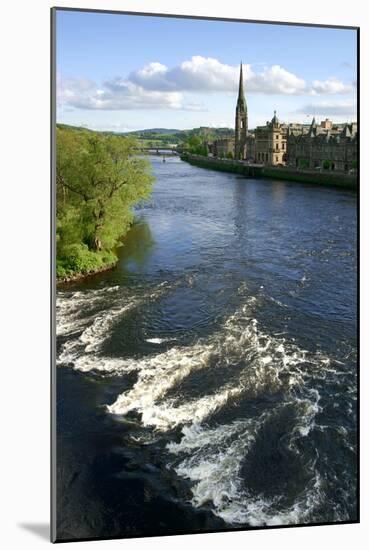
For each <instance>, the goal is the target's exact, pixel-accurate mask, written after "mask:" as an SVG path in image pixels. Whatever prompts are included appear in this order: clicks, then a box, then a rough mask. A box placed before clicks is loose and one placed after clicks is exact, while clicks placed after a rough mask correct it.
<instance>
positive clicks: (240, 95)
mask: <svg viewBox="0 0 369 550" xmlns="http://www.w3.org/2000/svg"><path fill="white" fill-rule="evenodd" d="M237 103H238V104H240V103H242V104H243V105H245V104H246V101H245V94H244V91H243V74H242V61H241V63H240V82H239V85H238V100H237Z"/></svg>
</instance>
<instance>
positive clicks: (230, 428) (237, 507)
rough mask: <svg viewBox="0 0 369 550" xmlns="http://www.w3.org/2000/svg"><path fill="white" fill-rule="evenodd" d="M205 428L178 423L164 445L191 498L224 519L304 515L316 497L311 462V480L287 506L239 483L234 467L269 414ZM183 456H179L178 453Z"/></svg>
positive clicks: (301, 518)
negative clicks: (176, 437)
mask: <svg viewBox="0 0 369 550" xmlns="http://www.w3.org/2000/svg"><path fill="white" fill-rule="evenodd" d="M275 412H276V411H275V410H274V411H273V412H267V413H263V414H262V415H261V416H259V417H257V418H252V419H245V420H239V421H235V422H233V423H231V424H228V425H220V426H217V427H215V428H208V427H204V426H201V425H199V424H194V425H192V426H190V427H186V426H185V427H184V428H183V430H182V433H183V437H182V440H181V442H180V443H169V444H168V445H167V449H168V451H169V452H170V453H171V454H172V455H175V456H176V457H182V459H181V460H180V461H179V462H178V458H177V459H176V460H175V463H174V466H173V467H174V470H175V472H176V473H177V475H178V476H180V477H182V478H184V479H188V480H189V481H190V482H191V491H192V500H191V502H192V504H193V506H194V507H196V508H199V507H203V506H205V505H207V506H209V505H210V507H211V509H212V510H213V512H214V513H215V514H216V515H217V516H219V517H221V518H222V519H223V520H224V521H226V522H227V523H229V524H233V525H237V524H247V525H251V526H257V525H282V524H289V523H295V524H296V523H304V522H308V521H310V518H311V515H312V513H313V510H314V508H315V507H316V506H317V505H318V504H319V503H320V501H321V496H322V493H321V479H320V475H319V473H318V472H317V471H315V469H314V465H312V466H311V476H312V479H311V482H310V483H309V485H308V486H307V487H306V488H305V489H304V490H303V491H302V492H301V494H300V495H299V496H298V498H297V499H296V500H295V502H294V503H293V505H292V506H290V507H286V508H284V509H281V507H280V504H279V501H280V499H279V498H278V497H275V498H266V497H265V496H263V495H258V496H255V494H252V493H251V492H250V491H249V490H248V489H247V488H246V487H245V486H244V484H243V480H242V477H241V475H240V470H241V466H242V463H243V462H244V461H245V460H247V455H248V453H249V451H250V449H251V448H252V446H253V444H254V442H255V438H256V435H257V433H258V430H259V429H260V428H261V427H262V425H263V424H264V423H265V422H266V421H267V420H269V419H270V417H271V416H272V415H273V414H275ZM183 457H185V458H183Z"/></svg>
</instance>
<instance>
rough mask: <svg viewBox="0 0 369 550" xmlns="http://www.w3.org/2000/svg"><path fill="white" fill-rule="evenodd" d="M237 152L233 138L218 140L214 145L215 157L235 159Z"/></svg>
mask: <svg viewBox="0 0 369 550" xmlns="http://www.w3.org/2000/svg"><path fill="white" fill-rule="evenodd" d="M234 150H235V140H234V139H233V138H223V139H217V140H215V141H214V142H213V144H212V153H213V156H214V157H219V158H233V157H234Z"/></svg>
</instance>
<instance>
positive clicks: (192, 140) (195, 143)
mask: <svg viewBox="0 0 369 550" xmlns="http://www.w3.org/2000/svg"><path fill="white" fill-rule="evenodd" d="M183 150H184V151H186V152H188V153H191V154H193V155H203V156H207V150H206V147H205V145H204V143H203V140H202V139H201V137H200V136H196V135H191V136H189V137H188V138H187V140H186V141H185V142H184V144H183Z"/></svg>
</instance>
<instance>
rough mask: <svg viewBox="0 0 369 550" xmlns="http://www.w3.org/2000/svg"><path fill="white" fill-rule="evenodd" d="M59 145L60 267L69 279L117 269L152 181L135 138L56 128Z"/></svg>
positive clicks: (58, 225)
mask: <svg viewBox="0 0 369 550" xmlns="http://www.w3.org/2000/svg"><path fill="white" fill-rule="evenodd" d="M56 144H57V161H56V189H57V260H58V262H57V264H58V265H57V267H58V275H59V276H67V275H68V273H66V271H69V274H72V273H74V272H78V273H84V272H87V271H93V270H94V269H95V268H99V267H102V265H103V264H104V263H112V251H113V249H114V248H115V247H116V245H117V244H118V241H119V239H120V237H122V236H123V235H124V234H125V233H126V232H127V230H128V227H129V225H130V224H131V222H132V220H133V213H132V210H131V207H132V206H133V205H134V204H135V203H137V202H138V201H140V200H141V199H144V198H145V197H147V196H148V195H149V194H150V191H151V188H152V182H153V177H152V176H151V173H150V169H149V163H148V161H147V160H145V159H143V158H140V157H138V156H137V155H136V141H135V139H134V138H133V137H122V136H114V135H104V134H99V133H96V132H91V131H88V130H78V131H76V130H74V131H71V130H70V129H68V128H57V140H56ZM95 264H96V265H95Z"/></svg>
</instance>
